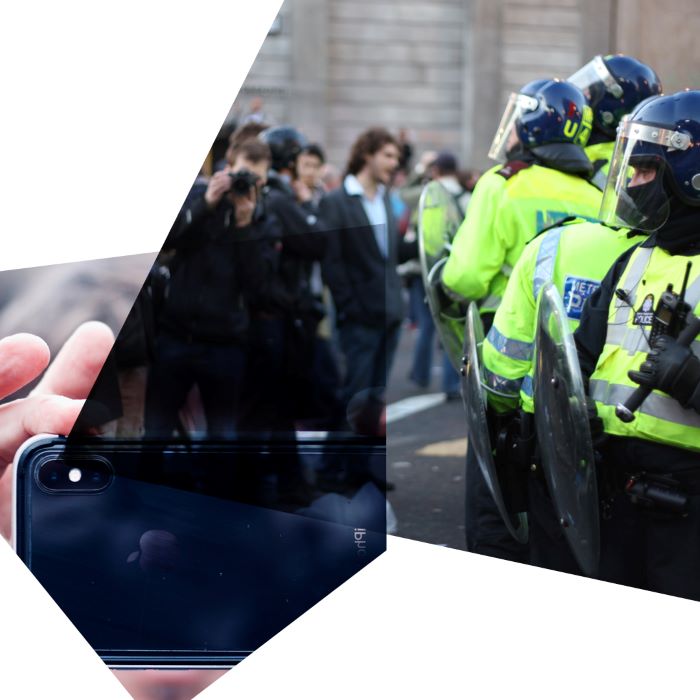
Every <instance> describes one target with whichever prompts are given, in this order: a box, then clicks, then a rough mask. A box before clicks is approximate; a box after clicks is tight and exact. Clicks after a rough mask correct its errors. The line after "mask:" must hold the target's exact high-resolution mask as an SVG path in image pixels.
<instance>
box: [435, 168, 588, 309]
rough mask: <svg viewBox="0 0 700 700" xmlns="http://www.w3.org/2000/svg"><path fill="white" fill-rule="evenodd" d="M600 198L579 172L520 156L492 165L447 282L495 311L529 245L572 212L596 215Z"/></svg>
mask: <svg viewBox="0 0 700 700" xmlns="http://www.w3.org/2000/svg"><path fill="white" fill-rule="evenodd" d="M600 200H601V192H600V190H598V189H596V187H594V186H593V185H592V184H591V183H590V182H588V181H587V180H586V179H584V178H583V177H579V176H577V175H570V174H568V173H564V172H561V171H559V170H554V169H553V168H547V167H544V166H541V165H536V164H525V163H522V162H520V161H515V162H513V163H507V164H506V165H505V166H496V167H494V168H492V169H491V170H489V171H488V172H487V173H485V174H484V175H483V176H482V177H481V178H480V179H479V182H478V183H477V185H476V188H475V190H474V193H473V195H472V199H471V202H470V204H469V214H468V215H467V217H466V218H465V220H464V222H463V223H462V225H461V226H460V228H459V230H458V231H457V234H456V235H455V239H454V241H453V242H452V250H451V253H450V257H449V258H448V260H447V263H446V264H445V268H444V270H443V275H442V281H443V284H445V285H446V286H447V287H448V288H449V289H450V290H452V291H453V292H455V293H457V294H458V295H460V296H461V297H463V298H465V299H469V300H476V301H480V302H481V304H480V309H481V311H482V312H487V311H494V310H495V309H496V308H497V307H498V304H499V303H500V300H501V297H502V296H503V292H504V291H505V288H506V284H507V282H508V277H509V276H510V273H511V271H512V268H513V266H514V265H515V263H516V262H517V260H518V258H519V257H520V254H521V253H522V251H523V248H524V247H525V244H526V243H527V242H528V241H530V240H531V239H532V238H534V237H535V236H536V235H537V233H538V232H540V231H541V230H542V229H544V228H546V227H548V226H551V225H552V224H553V223H555V222H556V221H558V220H560V219H564V218H566V217H568V216H572V215H576V216H581V217H584V218H588V219H595V218H596V217H597V215H598V210H599V208H600Z"/></svg>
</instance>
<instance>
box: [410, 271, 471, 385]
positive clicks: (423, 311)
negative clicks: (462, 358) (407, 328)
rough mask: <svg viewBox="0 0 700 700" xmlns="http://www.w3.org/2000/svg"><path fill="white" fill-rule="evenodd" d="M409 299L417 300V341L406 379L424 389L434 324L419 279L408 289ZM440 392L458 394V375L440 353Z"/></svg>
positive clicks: (428, 377)
mask: <svg viewBox="0 0 700 700" xmlns="http://www.w3.org/2000/svg"><path fill="white" fill-rule="evenodd" d="M410 293H411V299H412V300H415V299H418V302H417V305H416V308H417V310H418V318H417V321H418V340H417V341H416V345H415V348H414V350H413V364H412V366H411V372H410V373H409V375H408V378H409V379H410V380H411V381H413V382H415V383H416V384H417V385H418V386H420V387H423V388H424V389H425V388H427V387H428V386H430V371H431V369H432V364H433V342H434V338H435V323H434V322H433V317H432V316H431V315H430V308H429V307H428V304H427V303H426V301H425V287H424V286H423V279H422V278H421V277H414V278H413V279H412V280H411V287H410ZM442 390H443V391H444V392H445V393H446V394H455V393H458V392H459V374H457V372H456V371H455V369H454V367H453V366H452V363H451V362H450V359H449V358H448V357H447V353H446V352H445V351H444V350H443V351H442Z"/></svg>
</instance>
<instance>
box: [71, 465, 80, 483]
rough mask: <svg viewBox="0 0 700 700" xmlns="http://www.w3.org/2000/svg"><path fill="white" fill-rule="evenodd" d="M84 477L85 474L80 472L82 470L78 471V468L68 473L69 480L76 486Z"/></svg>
mask: <svg viewBox="0 0 700 700" xmlns="http://www.w3.org/2000/svg"><path fill="white" fill-rule="evenodd" d="M82 476H83V473H82V472H81V471H80V469H78V468H77V467H73V469H71V470H70V471H69V472H68V478H69V479H70V480H71V481H72V482H73V483H74V484H77V483H78V482H79V481H80V479H81V477H82Z"/></svg>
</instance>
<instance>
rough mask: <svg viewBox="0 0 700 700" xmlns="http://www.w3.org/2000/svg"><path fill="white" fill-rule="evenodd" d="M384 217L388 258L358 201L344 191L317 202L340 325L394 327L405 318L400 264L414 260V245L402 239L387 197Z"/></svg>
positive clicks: (327, 272) (325, 271)
mask: <svg viewBox="0 0 700 700" xmlns="http://www.w3.org/2000/svg"><path fill="white" fill-rule="evenodd" d="M384 205H385V207H386V212H387V227H388V243H389V246H388V255H387V257H386V258H385V257H383V255H382V254H381V252H380V250H379V246H378V245H377V241H376V238H375V236H374V231H373V230H372V226H371V225H370V223H369V220H368V219H367V215H366V214H365V210H364V208H363V206H362V200H361V198H360V197H359V196H357V195H349V194H348V193H347V192H346V190H345V187H344V186H341V187H339V188H338V189H337V190H334V191H333V192H330V193H329V194H328V195H326V196H325V197H324V198H323V199H322V200H321V205H320V213H321V218H322V219H323V221H324V223H325V225H326V226H327V227H328V232H329V235H328V251H327V254H326V258H325V260H324V264H323V276H324V279H325V281H326V284H328V286H329V287H330V289H331V292H332V294H333V302H334V303H335V307H336V311H337V320H338V324H340V325H342V324H343V323H345V322H346V321H352V322H355V323H361V324H364V325H367V326H374V327H381V326H384V325H388V326H391V325H395V324H396V323H399V322H400V321H401V319H402V318H403V308H402V301H401V281H400V278H399V275H398V273H397V272H396V265H397V264H398V263H399V262H403V261H405V260H408V259H410V258H411V257H415V256H416V250H415V246H414V245H413V246H412V245H410V244H406V243H404V242H403V240H402V239H401V238H400V236H399V234H398V230H397V226H396V220H395V219H394V215H393V211H392V207H391V202H390V200H389V192H388V190H387V193H386V195H385V198H384Z"/></svg>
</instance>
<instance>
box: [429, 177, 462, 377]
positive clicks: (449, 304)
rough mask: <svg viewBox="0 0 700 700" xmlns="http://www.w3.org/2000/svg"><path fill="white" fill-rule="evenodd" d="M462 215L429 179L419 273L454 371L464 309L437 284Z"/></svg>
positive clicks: (454, 203)
mask: <svg viewBox="0 0 700 700" xmlns="http://www.w3.org/2000/svg"><path fill="white" fill-rule="evenodd" d="M463 218H464V217H463V216H462V213H461V212H460V210H459V207H458V206H457V202H456V201H455V199H454V197H453V196H452V195H451V194H450V193H449V192H448V191H447V190H446V189H445V188H444V187H443V186H442V185H441V184H440V183H439V182H437V181H432V182H429V183H428V184H427V185H426V186H425V188H424V189H423V192H422V194H421V197H420V202H419V204H418V247H419V250H420V266H421V276H422V277H423V285H424V287H425V294H426V298H427V301H428V306H429V307H430V313H431V315H432V317H433V321H435V327H436V328H437V331H438V335H439V336H440V341H441V343H442V346H443V347H444V348H445V351H446V352H447V355H448V357H449V358H450V361H451V362H452V364H453V365H454V367H455V369H456V370H457V371H459V368H460V367H461V358H462V344H463V340H464V310H463V308H462V307H461V305H460V304H459V303H458V302H456V301H454V300H451V299H449V298H448V297H447V295H446V294H444V292H442V290H441V289H439V285H440V274H441V270H442V267H443V265H444V264H445V263H446V262H447V257H448V256H449V254H450V248H451V244H452V239H453V238H454V236H455V233H457V229H458V228H459V226H460V224H461V223H462V219H463Z"/></svg>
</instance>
